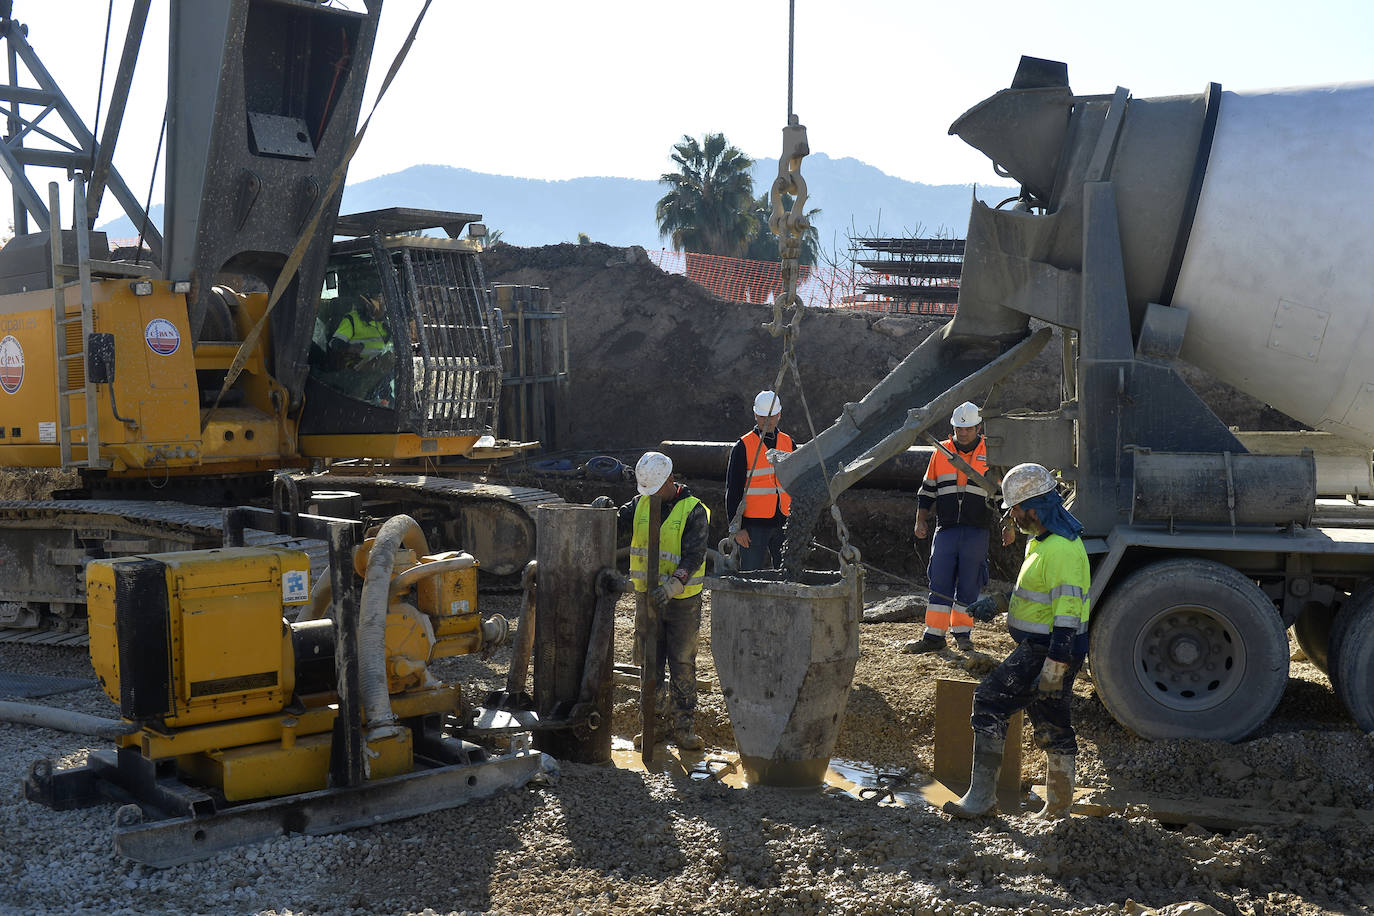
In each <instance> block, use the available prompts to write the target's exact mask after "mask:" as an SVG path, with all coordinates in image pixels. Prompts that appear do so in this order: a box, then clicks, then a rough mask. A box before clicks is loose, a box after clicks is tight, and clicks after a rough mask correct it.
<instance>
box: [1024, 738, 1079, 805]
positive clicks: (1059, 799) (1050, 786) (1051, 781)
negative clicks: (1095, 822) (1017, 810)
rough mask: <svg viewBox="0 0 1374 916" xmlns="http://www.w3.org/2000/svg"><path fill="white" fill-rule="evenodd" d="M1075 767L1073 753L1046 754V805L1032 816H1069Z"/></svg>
mask: <svg viewBox="0 0 1374 916" xmlns="http://www.w3.org/2000/svg"><path fill="white" fill-rule="evenodd" d="M1073 768H1074V757H1073V755H1072V754H1046V755H1045V807H1043V808H1041V809H1040V810H1039V811H1037V812H1035V814H1033V815H1031V816H1032V817H1035V818H1039V819H1041V820H1046V821H1055V820H1058V819H1059V818H1061V817H1068V816H1069V809H1070V808H1072V807H1073Z"/></svg>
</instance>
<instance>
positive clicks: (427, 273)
mask: <svg viewBox="0 0 1374 916" xmlns="http://www.w3.org/2000/svg"><path fill="white" fill-rule="evenodd" d="M398 266H399V267H400V269H401V273H402V280H403V286H404V288H405V293H406V298H407V299H409V300H410V301H412V302H413V303H414V305H415V309H416V315H415V324H414V326H413V327H412V328H411V331H412V333H413V335H414V344H415V347H414V354H413V356H412V365H413V366H414V403H415V408H416V411H415V412H416V416H415V417H414V418H413V419H414V420H415V421H417V425H418V428H417V429H416V432H417V433H419V434H420V435H423V436H442V435H471V434H478V435H482V434H486V433H490V432H491V430H492V428H493V423H494V422H495V415H496V407H497V399H498V397H499V393H500V390H501V361H500V355H499V354H498V352H497V342H496V335H495V334H494V332H493V330H492V322H491V307H490V305H489V304H488V301H487V293H486V283H485V279H484V278H483V276H482V268H481V265H480V264H479V263H478V261H477V258H476V256H475V254H473V253H471V252H467V251H456V250H452V249H431V248H421V247H413V248H411V247H407V248H404V249H402V250H401V262H400V264H399V265H398Z"/></svg>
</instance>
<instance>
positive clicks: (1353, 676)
mask: <svg viewBox="0 0 1374 916" xmlns="http://www.w3.org/2000/svg"><path fill="white" fill-rule="evenodd" d="M1328 661H1329V663H1330V669H1329V672H1328V677H1330V678H1331V687H1332V689H1333V690H1335V692H1336V696H1337V697H1339V698H1340V701H1341V702H1342V703H1344V704H1345V708H1346V709H1347V710H1349V711H1350V717H1351V718H1352V719H1354V720H1355V724H1356V725H1358V726H1359V727H1360V730H1361V731H1365V732H1374V589H1369V588H1365V589H1361V590H1360V591H1358V592H1356V593H1355V594H1354V595H1353V596H1351V599H1350V600H1349V601H1347V602H1346V603H1345V604H1344V605H1342V607H1341V609H1340V611H1339V612H1337V614H1336V619H1335V620H1334V621H1333V622H1332V624H1331V648H1330V654H1329V656H1328Z"/></svg>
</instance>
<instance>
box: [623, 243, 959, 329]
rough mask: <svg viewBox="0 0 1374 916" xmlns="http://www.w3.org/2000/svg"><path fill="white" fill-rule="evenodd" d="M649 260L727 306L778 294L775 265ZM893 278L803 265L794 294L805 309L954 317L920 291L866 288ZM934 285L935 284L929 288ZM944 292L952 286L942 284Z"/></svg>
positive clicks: (661, 252) (661, 253) (653, 256)
mask: <svg viewBox="0 0 1374 916" xmlns="http://www.w3.org/2000/svg"><path fill="white" fill-rule="evenodd" d="M647 254H648V255H649V260H650V261H652V262H653V263H654V264H655V265H657V266H658V268H659V269H660V270H662V271H663V272H664V273H669V274H677V275H679V276H685V277H686V278H687V279H689V280H691V281H692V282H694V283H696V284H698V285H700V286H702V287H704V288H705V289H706V290H707V291H708V292H710V293H711V294H712V295H713V296H716V297H717V298H719V299H724V300H726V301H727V302H751V303H759V304H767V303H771V302H772V301H773V298H774V297H775V296H777V295H778V294H779V293H781V292H782V270H781V267H780V265H779V264H778V262H777V261H751V260H747V259H745V258H729V257H724V256H721V255H712V254H697V253H696V252H691V251H668V250H667V249H663V248H660V249H657V250H654V249H649V250H648V251H647ZM892 279H893V278H890V277H887V276H885V275H883V274H877V273H873V272H872V271H868V270H864V269H862V268H852V267H850V268H844V267H826V266H820V267H816V266H805V265H804V266H802V267H801V269H800V271H799V279H798V283H797V294H798V295H799V296H800V297H801V299H802V302H803V303H805V304H806V305H809V306H819V307H822V308H842V309H855V310H861V311H869V312H892V313H902V314H921V315H953V314H954V311H955V304H954V303H952V302H938V301H936V302H932V301H922V300H921V298H920V294H919V287H912V289H911V294H910V298H908V297H907V296H903V297H901V298H897V297H891V296H884V295H878V294H874V293H869V292H865V288H866V287H868V286H875V285H887V284H889V283H890V282H891V281H892ZM932 285H933V284H932ZM939 285H940V286H941V287H943V289H942V291H944V292H947V291H948V288H949V287H950V286H956V287H957V284H950V283H948V282H942V283H940V284H939Z"/></svg>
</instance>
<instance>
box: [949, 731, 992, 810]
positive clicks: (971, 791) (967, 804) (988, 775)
mask: <svg viewBox="0 0 1374 916" xmlns="http://www.w3.org/2000/svg"><path fill="white" fill-rule="evenodd" d="M1001 771H1002V739H1001V738H994V737H992V736H991V735H988V734H984V733H983V732H974V733H973V774H972V775H971V776H970V778H969V787H968V791H967V792H965V793H964V797H963V798H961V799H959V800H958V801H950V802H945V807H944V811H945V813H946V814H952V815H954V816H955V817H969V818H972V817H982V816H983V815H984V814H987V813H988V812H989V811H991V810H992V809H993V808H995V807H996V806H997V776H998V774H999V773H1000V772H1001Z"/></svg>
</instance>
